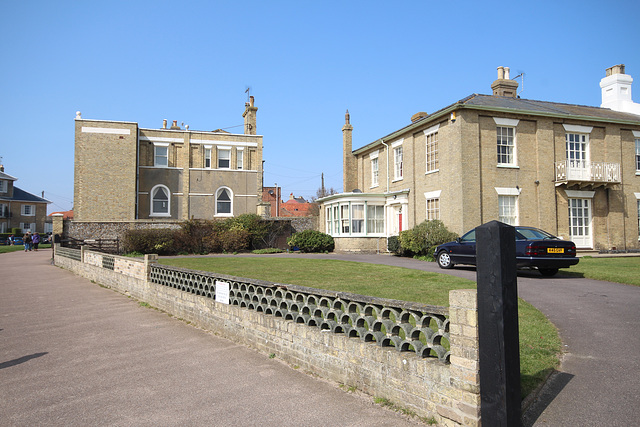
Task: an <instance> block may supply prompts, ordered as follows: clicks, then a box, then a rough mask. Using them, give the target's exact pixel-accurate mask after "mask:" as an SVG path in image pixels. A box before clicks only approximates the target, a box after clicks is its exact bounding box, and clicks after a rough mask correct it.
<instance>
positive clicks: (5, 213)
mask: <svg viewBox="0 0 640 427" xmlns="http://www.w3.org/2000/svg"><path fill="white" fill-rule="evenodd" d="M0 218H9V205H8V204H6V203H0ZM0 233H3V232H2V231H0Z"/></svg>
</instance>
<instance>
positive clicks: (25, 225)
mask: <svg viewBox="0 0 640 427" xmlns="http://www.w3.org/2000/svg"><path fill="white" fill-rule="evenodd" d="M20 228H21V229H22V234H24V233H26V232H27V231H31V232H35V231H36V223H35V222H21V223H20Z"/></svg>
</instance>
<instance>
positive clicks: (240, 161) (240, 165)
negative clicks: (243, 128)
mask: <svg viewBox="0 0 640 427" xmlns="http://www.w3.org/2000/svg"><path fill="white" fill-rule="evenodd" d="M236 169H238V170H243V169H244V148H240V147H239V148H236Z"/></svg>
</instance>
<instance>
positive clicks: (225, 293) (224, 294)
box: [216, 280, 229, 304]
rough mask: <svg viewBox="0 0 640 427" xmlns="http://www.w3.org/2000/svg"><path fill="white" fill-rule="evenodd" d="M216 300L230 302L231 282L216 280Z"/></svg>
mask: <svg viewBox="0 0 640 427" xmlns="http://www.w3.org/2000/svg"><path fill="white" fill-rule="evenodd" d="M216 302H219V303H222V304H229V282H221V281H220V280H216Z"/></svg>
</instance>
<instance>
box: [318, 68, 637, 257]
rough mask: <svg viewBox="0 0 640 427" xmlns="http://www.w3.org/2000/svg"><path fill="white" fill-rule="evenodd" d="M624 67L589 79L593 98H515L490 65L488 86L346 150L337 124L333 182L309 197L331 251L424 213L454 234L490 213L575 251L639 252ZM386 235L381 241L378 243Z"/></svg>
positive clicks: (631, 109) (370, 246)
mask: <svg viewBox="0 0 640 427" xmlns="http://www.w3.org/2000/svg"><path fill="white" fill-rule="evenodd" d="M632 80H633V79H632V78H631V76H629V75H626V74H625V73H624V65H618V66H615V67H611V68H609V69H608V70H607V73H606V77H605V78H603V79H602V80H601V82H600V86H601V89H602V100H603V101H602V102H603V103H602V105H601V107H588V106H581V105H572V104H562V103H555V102H545V101H535V100H528V99H520V98H519V97H517V88H518V83H517V82H516V81H514V80H511V79H510V78H509V69H508V68H504V67H499V68H498V79H497V80H496V81H494V82H493V84H492V85H491V88H492V91H493V94H492V95H479V94H473V95H470V96H468V97H466V98H464V99H462V100H460V101H458V102H456V103H454V104H451V105H449V106H447V107H444V108H442V109H441V110H438V111H436V112H434V113H432V114H427V113H418V114H416V115H414V116H413V117H412V118H411V124H409V125H408V126H406V127H403V128H401V129H399V130H397V131H394V132H392V133H390V134H389V135H386V136H384V137H382V138H380V139H378V140H376V141H374V142H372V143H370V144H368V145H366V146H364V147H361V148H358V149H356V150H352V146H351V145H352V132H353V127H352V126H351V124H350V123H349V114H348V112H347V115H346V118H345V125H344V127H343V129H342V130H343V150H344V172H343V173H344V191H345V193H341V194H338V195H333V196H329V197H325V198H323V199H320V202H321V203H322V209H321V224H323V225H322V226H321V229H324V230H325V231H326V232H328V233H329V234H331V235H332V236H334V238H335V239H336V249H337V250H364V251H372V250H380V248H381V247H382V249H383V250H384V249H386V246H384V245H383V244H382V243H381V241H384V239H383V238H386V237H387V236H391V235H396V234H398V233H399V232H400V231H401V230H404V229H409V228H412V227H413V226H415V225H417V224H419V223H421V222H422V221H424V220H427V219H440V220H442V221H443V222H444V223H445V225H446V226H447V227H448V228H449V229H450V230H451V231H454V232H456V233H460V234H461V233H463V232H465V231H468V230H469V229H472V228H474V227H476V226H478V225H481V224H483V223H486V222H488V221H490V220H500V221H503V222H505V223H509V224H513V225H530V226H536V227H540V228H542V229H545V230H547V231H549V232H551V233H554V234H556V235H559V236H562V237H564V238H567V239H571V240H573V241H574V242H575V243H576V244H577V246H578V247H579V248H582V249H596V250H600V249H605V250H606V249H612V248H616V249H619V250H626V249H638V248H639V247H640V246H639V238H640V237H639V235H640V232H639V226H640V219H639V217H640V105H639V104H636V103H633V101H632V100H631V82H632ZM385 243H386V242H385Z"/></svg>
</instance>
